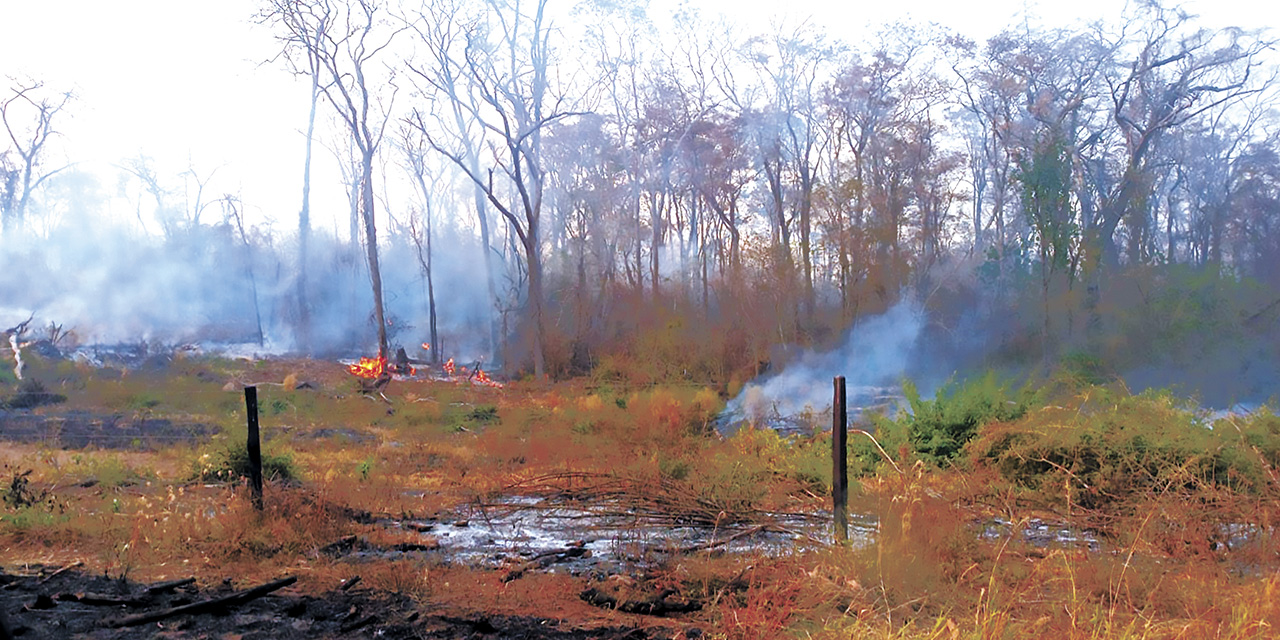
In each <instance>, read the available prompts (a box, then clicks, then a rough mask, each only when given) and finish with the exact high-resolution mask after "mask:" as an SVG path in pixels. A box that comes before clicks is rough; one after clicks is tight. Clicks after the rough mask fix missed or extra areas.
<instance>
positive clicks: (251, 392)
mask: <svg viewBox="0 0 1280 640" xmlns="http://www.w3.org/2000/svg"><path fill="white" fill-rule="evenodd" d="M244 407H245V413H246V414H247V416H248V418H249V442H248V443H247V444H246V446H245V450H246V451H248V453H249V492H250V493H249V499H250V500H251V501H252V502H253V508H254V509H257V510H258V511H262V445H261V443H260V442H259V440H258V388H257V387H254V386H247V387H245V388H244Z"/></svg>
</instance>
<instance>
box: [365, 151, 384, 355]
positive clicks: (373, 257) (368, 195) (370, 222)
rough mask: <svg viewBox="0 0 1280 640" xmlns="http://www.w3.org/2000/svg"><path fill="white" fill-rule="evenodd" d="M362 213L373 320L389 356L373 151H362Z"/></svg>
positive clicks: (381, 351)
mask: <svg viewBox="0 0 1280 640" xmlns="http://www.w3.org/2000/svg"><path fill="white" fill-rule="evenodd" d="M360 205H361V206H360V213H361V215H362V217H363V218H364V241H365V255H366V256H367V257H368V260H369V282H370V284H371V285H372V286H373V321H374V322H375V323H377V325H378V358H379V359H384V360H385V359H386V357H387V319H386V314H385V312H384V311H383V306H382V270H381V269H380V268H379V267H378V230H377V227H376V226H375V225H374V215H373V213H374V212H373V152H372V150H370V151H365V152H362V153H361V159H360Z"/></svg>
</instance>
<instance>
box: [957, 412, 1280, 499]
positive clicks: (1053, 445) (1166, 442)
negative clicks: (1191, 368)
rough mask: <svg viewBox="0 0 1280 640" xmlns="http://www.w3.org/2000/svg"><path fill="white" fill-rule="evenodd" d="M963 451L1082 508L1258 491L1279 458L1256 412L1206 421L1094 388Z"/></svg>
mask: <svg viewBox="0 0 1280 640" xmlns="http://www.w3.org/2000/svg"><path fill="white" fill-rule="evenodd" d="M1232 427H1235V428H1232ZM969 453H970V455H971V456H972V459H973V461H974V462H978V463H982V464H986V465H989V466H991V467H994V468H995V469H996V470H998V471H999V473H1000V474H1001V475H1002V476H1003V477H1004V478H1006V479H1007V480H1010V481H1011V482H1013V483H1015V484H1016V485H1018V486H1019V487H1022V488H1024V489H1030V490H1033V491H1038V492H1040V494H1041V497H1042V498H1046V499H1048V500H1049V501H1059V500H1070V501H1071V502H1072V503H1074V504H1077V505H1080V506H1083V507H1086V508H1108V507H1112V506H1117V505H1120V504H1124V503H1127V502H1128V501H1129V499H1130V498H1132V497H1136V496H1139V495H1150V494H1153V493H1169V492H1172V493H1175V494H1182V495H1191V494H1195V493H1197V492H1199V491H1201V490H1207V489H1214V490H1217V489H1225V490H1229V491H1235V492H1241V493H1248V494H1256V493H1258V492H1260V491H1262V490H1263V489H1264V488H1265V485H1266V484H1267V482H1268V480H1267V467H1269V466H1271V465H1273V464H1274V462H1272V461H1273V460H1276V459H1277V457H1280V422H1278V421H1276V420H1275V418H1274V416H1272V415H1270V414H1269V413H1265V412H1264V413H1262V414H1259V415H1258V416H1255V417H1253V418H1251V419H1247V420H1243V421H1239V420H1236V421H1233V424H1231V425H1229V424H1227V423H1225V422H1220V423H1219V424H1217V425H1207V424H1205V423H1204V421H1203V420H1202V419H1201V418H1200V417H1199V416H1198V415H1197V413H1196V411H1194V410H1193V408H1192V407H1190V406H1188V405H1187V404H1185V403H1184V402H1183V401H1181V400H1178V399H1176V398H1174V397H1173V395H1172V394H1171V393H1169V392H1168V391H1148V392H1144V393H1142V394H1139V395H1129V394H1127V393H1125V392H1124V391H1113V390H1108V389H1104V388H1099V387H1093V388H1089V389H1086V390H1085V391H1084V392H1082V393H1081V394H1080V396H1079V397H1077V398H1075V399H1074V400H1073V401H1072V402H1066V403H1064V406H1052V407H1045V408H1043V409H1041V410H1039V411H1037V412H1034V413H1033V414H1030V415H1028V416H1027V418H1026V419H1024V420H1020V421H1018V422H1016V423H1006V424H1001V425H999V426H998V427H996V428H993V429H991V430H990V431H988V432H986V433H984V434H983V436H982V438H981V439H979V440H978V441H975V442H974V443H973V445H972V446H971V448H970V451H969ZM1063 487H1067V488H1068V489H1067V490H1066V491H1064V490H1063Z"/></svg>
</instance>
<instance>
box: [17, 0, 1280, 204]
mask: <svg viewBox="0 0 1280 640" xmlns="http://www.w3.org/2000/svg"><path fill="white" fill-rule="evenodd" d="M551 2H552V3H553V5H554V4H556V3H557V2H561V0H551ZM681 2H682V0H653V2H652V3H651V5H650V6H651V8H650V13H651V14H661V13H662V12H666V11H670V10H671V9H674V8H676V7H678V6H679V5H680V4H681ZM683 3H684V4H687V5H688V6H691V7H696V8H698V9H699V11H700V12H701V13H702V14H703V15H704V16H706V17H712V16H715V15H717V14H725V15H727V16H729V17H730V18H731V19H733V20H735V21H738V22H739V23H741V24H742V26H744V27H745V28H747V29H749V30H752V29H754V30H763V29H767V28H768V24H769V22H770V21H772V20H777V19H781V18H790V19H802V18H803V17H806V16H812V19H813V20H814V22H816V23H817V24H819V25H821V26H823V27H824V28H825V29H826V30H827V31H828V33H829V35H831V36H833V37H835V38H839V39H842V40H845V41H848V42H856V39H857V37H858V35H859V34H860V33H869V32H870V31H871V30H873V29H868V25H871V26H872V27H874V26H875V25H879V24H883V23H887V22H891V21H893V20H897V19H903V18H911V19H914V20H917V21H932V22H936V23H938V24H940V25H942V26H945V27H949V28H952V29H955V30H957V31H960V32H961V33H964V34H966V35H969V36H970V37H973V38H975V39H982V38H985V37H988V36H990V35H993V34H994V33H996V32H997V31H999V30H1000V29H1001V28H1003V27H1004V26H1006V25H1009V24H1011V23H1014V22H1015V21H1019V22H1020V21H1022V20H1023V19H1026V18H1028V17H1029V19H1030V20H1032V21H1033V22H1035V21H1038V22H1039V23H1041V24H1044V25H1058V24H1066V23H1070V22H1075V21H1089V20H1093V19H1097V18H1101V17H1113V16H1115V15H1118V14H1119V13H1120V12H1121V10H1122V8H1123V6H1124V5H1123V3H1122V2H1117V1H1107V0H1073V1H1072V2H1049V3H1030V2H1023V1H1021V0H987V1H983V2H958V1H956V0H897V1H895V2H848V1H843V0H841V1H825V0H824V1H820V2H807V3H794V6H795V7H796V8H798V9H799V11H798V12H791V13H790V14H783V13H782V12H780V11H779V9H778V7H779V6H786V5H783V4H781V3H778V2H776V0H768V1H762V0H683ZM258 4H259V2H258V0H218V1H216V2H208V1H205V2H199V1H193V0H186V1H182V0H40V1H38V2H29V1H19V0H0V76H17V77H34V78H37V79H40V80H43V81H44V82H46V83H47V85H48V86H49V87H51V88H57V89H72V90H74V91H75V93H76V95H77V100H76V101H75V102H74V103H72V104H71V105H70V106H69V107H68V111H69V114H70V118H68V119H64V120H63V122H62V123H60V124H59V126H58V129H59V130H60V132H62V133H63V134H64V135H63V137H62V138H61V140H60V141H59V143H60V144H61V145H62V151H61V155H62V156H63V157H64V158H65V159H67V160H70V161H74V162H77V163H78V165H77V166H78V167H79V168H81V169H83V170H86V171H89V172H92V173H95V174H97V175H98V176H99V179H100V181H101V182H102V184H103V186H104V187H106V188H107V189H108V190H111V189H113V188H114V184H115V176H116V175H117V174H118V170H116V169H115V168H114V166H113V165H114V164H115V163H120V162H122V161H124V160H125V159H128V158H132V157H136V156H138V155H139V154H145V155H147V156H149V157H151V158H153V159H154V160H155V162H156V164H157V166H158V168H159V169H160V170H161V171H162V173H163V174H167V175H169V176H176V175H177V174H178V173H180V172H182V171H183V170H185V169H186V168H187V167H188V165H191V166H194V167H195V168H196V170H197V171H198V172H199V173H200V174H201V175H207V174H209V173H210V172H215V173H213V179H212V180H211V181H210V186H209V188H210V189H211V190H212V191H213V192H214V195H215V197H216V195H221V194H222V193H234V194H238V195H240V197H241V199H242V200H243V201H244V202H245V204H246V207H247V209H248V211H249V213H250V215H251V216H254V217H255V219H257V220H258V221H260V222H262V221H274V223H275V226H276V228H277V229H286V228H289V227H290V225H291V221H292V219H293V217H294V215H295V212H296V210H297V207H298V202H299V199H300V193H301V166H302V153H303V136H302V133H301V131H302V129H303V127H304V126H305V124H306V115H307V108H308V96H307V91H308V87H307V85H306V83H305V82H304V81H303V80H302V79H299V78H295V77H294V76H292V75H291V74H289V73H288V72H287V71H286V70H285V67H284V65H283V64H282V63H280V62H270V61H269V60H270V58H271V57H272V56H273V55H274V54H275V52H276V48H277V47H276V44H275V42H274V40H273V38H272V35H271V33H270V32H269V30H268V29H266V28H265V27H262V26H259V25H256V24H253V22H252V16H253V15H254V13H255V11H256V9H257V7H258ZM569 5H570V3H569V2H568V1H567V0H565V1H564V2H563V6H565V8H566V13H567V8H568V7H569ZM1184 6H1185V7H1186V8H1187V9H1188V10H1190V11H1191V12H1192V13H1199V14H1201V15H1202V16H1203V18H1204V23H1205V24H1206V25H1209V26H1223V25H1229V24H1237V25H1241V26H1245V27H1250V28H1254V27H1271V26H1273V25H1277V26H1280V3H1270V2H1246V1H1245V0H1213V1H1212V2H1205V1H1203V0H1197V1H1196V2H1189V3H1186V4H1185V5H1184ZM316 152H317V154H319V155H317V163H318V164H317V171H318V174H317V180H316V187H315V191H313V208H314V210H315V213H314V214H313V215H314V216H315V219H316V220H317V222H318V223H319V224H320V225H325V226H327V225H330V224H334V223H335V222H336V221H337V220H339V219H342V217H343V216H345V211H346V209H345V207H346V205H345V202H344V200H343V199H344V197H345V196H344V195H343V192H342V190H341V187H340V186H339V184H337V181H338V178H337V170H336V165H335V164H334V161H333V160H332V155H331V154H329V153H328V152H326V151H325V150H324V149H322V148H317V151H316Z"/></svg>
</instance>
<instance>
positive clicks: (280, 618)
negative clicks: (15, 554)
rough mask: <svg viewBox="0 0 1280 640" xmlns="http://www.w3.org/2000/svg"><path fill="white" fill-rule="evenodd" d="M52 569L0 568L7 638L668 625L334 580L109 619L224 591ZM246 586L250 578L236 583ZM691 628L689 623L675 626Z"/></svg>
mask: <svg viewBox="0 0 1280 640" xmlns="http://www.w3.org/2000/svg"><path fill="white" fill-rule="evenodd" d="M55 571H56V570H55V569H54V568H29V570H28V571H27V572H24V573H23V574H21V575H14V574H6V573H0V585H3V586H0V611H3V612H4V615H5V616H6V618H7V619H8V623H9V626H10V628H11V630H12V633H13V636H14V638H17V639H21V640H27V639H40V640H44V639H54V638H59V639H60V638H102V639H112V640H115V639H126V638H171V639H175V640H182V639H188V638H190V639H197V638H201V639H203V638H242V639H244V640H251V639H255V638H257V639H264V640H265V639H284V640H290V639H294V638H297V639H302V638H336V637H342V638H393V639H394V638H475V639H481V638H483V639H485V640H496V639H503V638H510V639H516V638H520V639H529V640H587V639H589V638H591V639H594V638H599V639H602V640H623V639H626V640H648V639H656V638H664V639H665V638H671V637H672V631H671V629H670V628H668V627H649V628H645V627H642V626H631V627H627V626H594V627H590V626H580V625H577V624H574V623H570V622H566V621H562V620H555V619H546V618H538V617H525V616H511V615H493V614H486V613H483V612H476V611H468V610H466V609H461V608H457V607H446V606H443V605H436V606H433V605H431V604H430V603H427V604H419V603H416V602H414V601H413V600H412V599H410V598H409V597H407V596H403V595H397V594H391V593H382V592H374V591H366V590H362V589H360V588H353V589H351V590H350V591H342V590H340V589H334V590H332V591H330V592H328V593H323V594H319V595H306V594H302V593H298V592H297V591H295V590H292V589H291V588H290V587H284V588H281V589H279V590H277V591H274V592H273V593H270V594H267V595H265V596H261V597H258V598H256V599H253V600H250V601H248V602H242V603H239V604H233V605H231V606H227V607H223V608H216V609H214V610H212V611H209V612H207V613H190V614H183V615H176V616H173V617H168V618H165V619H162V620H155V621H150V622H147V623H145V624H138V625H132V626H118V625H119V623H120V622H121V621H123V620H126V619H127V618H126V617H127V616H137V615H139V614H148V613H154V612H159V611H164V610H166V609H168V608H172V607H176V606H182V605H189V604H192V603H198V602H201V601H205V600H209V599H214V598H219V597H225V596H227V595H230V594H232V593H234V592H235V590H234V589H233V588H232V586H231V585H230V584H228V583H223V584H218V585H213V586H196V585H184V586H180V587H176V588H172V589H167V590H164V591H163V592H161V593H157V594H150V593H149V592H148V586H149V585H145V584H139V583H135V582H130V581H122V580H119V579H115V578H107V577H103V576H95V575H88V574H85V573H80V572H77V571H74V570H72V571H62V572H61V573H57V574H56V575H55ZM243 586H252V585H243ZM676 633H677V634H678V635H677V637H697V636H699V635H701V634H700V633H699V632H698V631H696V630H692V629H691V630H688V631H684V632H676Z"/></svg>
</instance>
